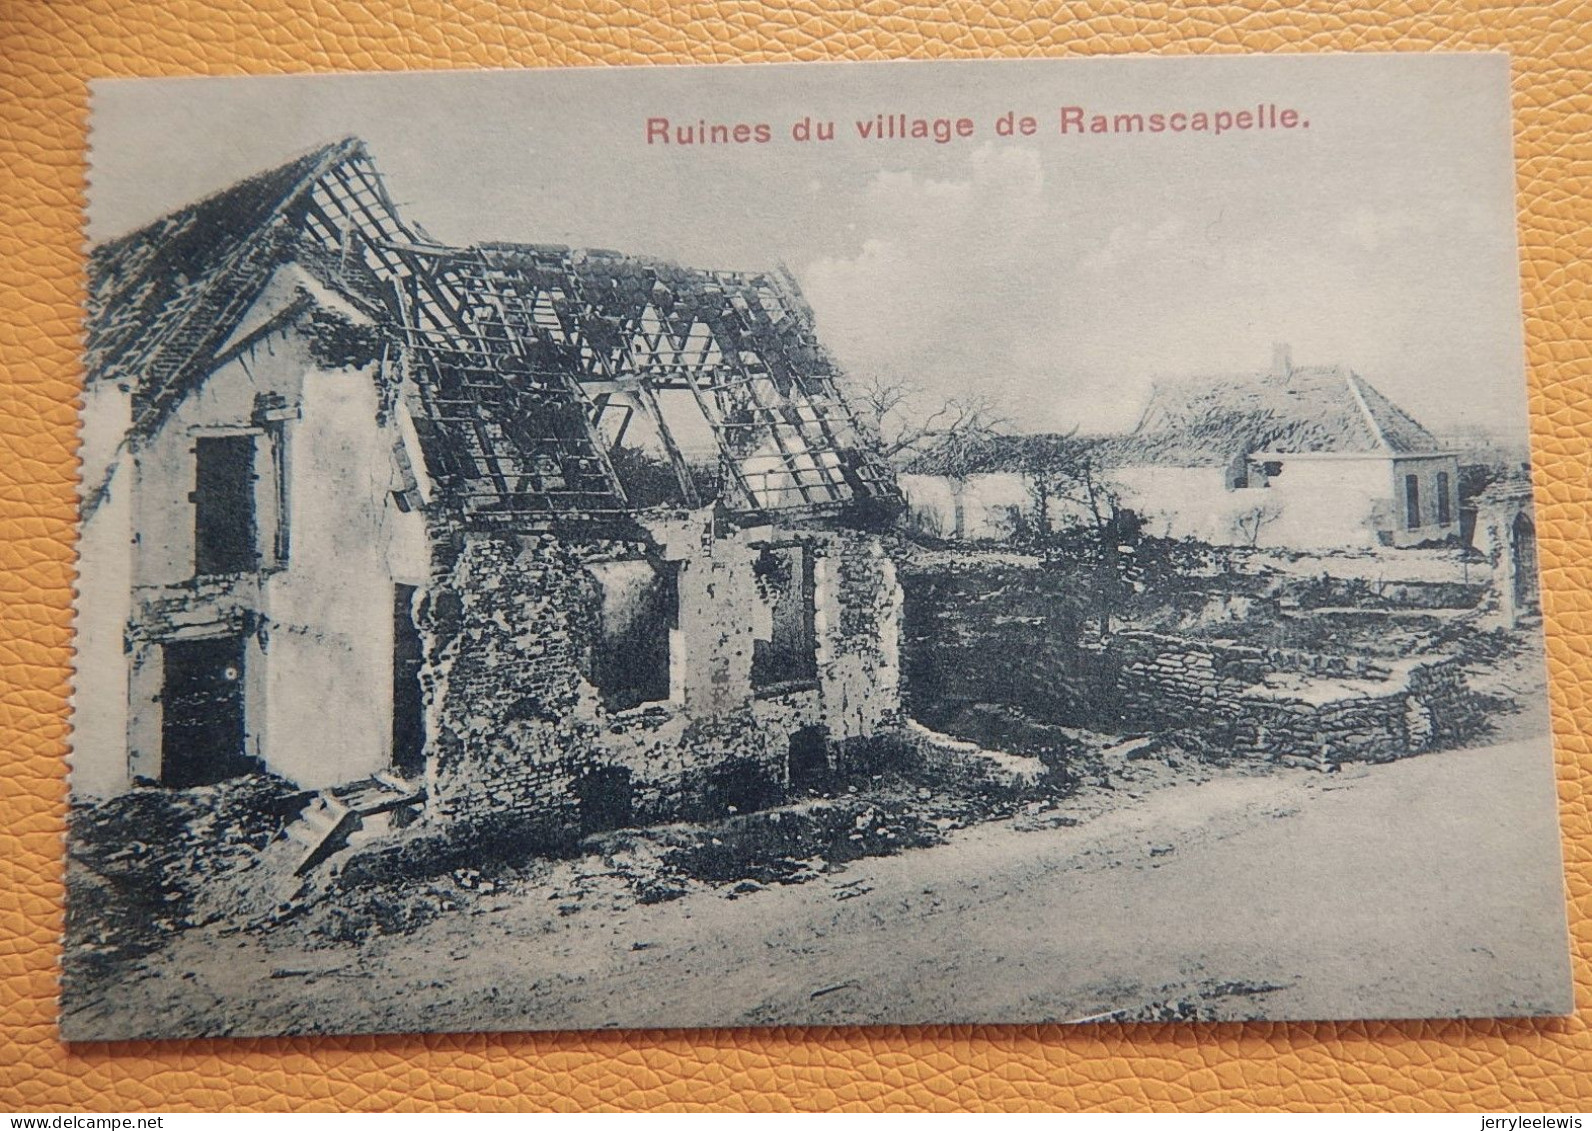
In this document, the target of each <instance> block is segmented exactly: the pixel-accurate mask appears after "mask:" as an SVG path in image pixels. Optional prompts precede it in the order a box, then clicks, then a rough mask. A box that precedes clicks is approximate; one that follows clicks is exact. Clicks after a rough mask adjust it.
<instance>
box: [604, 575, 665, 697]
mask: <svg viewBox="0 0 1592 1131" xmlns="http://www.w3.org/2000/svg"><path fill="white" fill-rule="evenodd" d="M677 569H678V567H677V566H676V564H675V563H673V562H652V561H639V560H638V561H623V562H605V563H602V564H600V565H597V566H594V567H592V573H593V574H594V575H595V576H596V578H597V581H598V585H599V587H600V588H601V591H602V603H601V611H600V614H599V617H598V626H597V633H596V637H595V639H594V640H593V641H592V658H591V680H592V683H593V684H594V685H595V686H596V688H597V691H598V693H599V695H600V696H601V697H602V701H603V706H604V707H606V708H607V709H608V710H610V711H625V710H629V709H630V708H632V707H638V706H640V705H641V704H643V703H657V702H661V701H664V700H667V699H669V698H670V694H671V690H672V687H673V678H672V652H673V647H672V645H673V639H674V636H675V634H676V631H677V630H678V629H679V627H680V586H679V578H678V576H677Z"/></svg>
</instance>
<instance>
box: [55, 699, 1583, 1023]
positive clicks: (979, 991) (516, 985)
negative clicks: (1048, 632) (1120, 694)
mask: <svg viewBox="0 0 1592 1131" xmlns="http://www.w3.org/2000/svg"><path fill="white" fill-rule="evenodd" d="M1542 723H1543V720H1542V718H1541V717H1540V715H1526V716H1517V717H1515V718H1514V719H1512V720H1511V726H1510V727H1509V728H1508V730H1507V731H1505V732H1504V733H1502V734H1501V735H1500V736H1499V737H1500V738H1501V739H1502V741H1499V742H1498V743H1497V744H1496V745H1492V746H1487V747H1482V748H1477V749H1471V750H1462V751H1451V752H1445V753H1437V754H1429V755H1425V756H1421V757H1415V758H1410V759H1407V760H1405V761H1402V762H1398V763H1393V764H1389V765H1383V766H1371V767H1356V768H1351V769H1347V770H1345V771H1344V772H1343V773H1341V774H1319V773H1316V772H1313V771H1306V770H1280V771H1269V772H1264V773H1246V772H1244V771H1242V770H1239V769H1229V770H1220V771H1217V770H1207V771H1203V772H1201V773H1200V774H1198V775H1195V777H1196V779H1197V780H1195V781H1192V782H1191V781H1188V780H1186V779H1187V775H1186V773H1185V774H1184V775H1182V779H1183V780H1182V781H1181V784H1177V785H1176V786H1175V787H1169V785H1170V783H1171V782H1173V781H1177V780H1179V778H1178V777H1177V776H1172V775H1167V774H1160V773H1156V772H1152V771H1150V769H1149V767H1145V766H1143V765H1142V764H1141V770H1143V771H1144V772H1142V773H1141V772H1137V771H1135V770H1134V768H1133V767H1132V766H1130V765H1129V764H1128V763H1126V762H1123V763H1122V765H1121V771H1122V772H1121V774H1120V776H1119V780H1120V781H1121V782H1123V783H1129V782H1131V781H1132V780H1133V779H1135V778H1136V779H1137V780H1138V783H1139V784H1138V785H1129V784H1123V785H1119V787H1118V789H1117V790H1116V791H1102V790H1099V789H1095V790H1086V791H1084V792H1083V793H1082V794H1080V795H1079V796H1078V797H1077V798H1075V799H1072V800H1070V801H1067V802H1063V803H1060V804H1059V805H1050V806H1036V807H1034V810H1033V811H1023V812H1021V813H1019V814H1018V815H1017V816H1015V817H1013V818H1011V819H1008V820H1002V821H994V822H988V823H983V824H974V825H969V826H966V827H961V828H956V827H946V828H944V829H943V830H941V832H942V835H943V836H944V841H943V843H939V844H935V845H931V846H929V847H920V848H914V849H912V850H910V851H905V852H901V853H899V854H897V855H891V856H871V857H863V858H860V859H853V860H850V861H847V862H834V863H830V862H826V861H824V860H822V859H818V858H815V859H814V860H813V861H812V865H813V867H812V868H811V869H810V870H809V871H808V872H807V873H806V874H802V875H798V876H795V877H784V878H785V879H791V878H794V879H795V880H796V881H797V882H784V883H782V882H779V880H778V878H770V877H764V878H765V879H768V880H769V882H767V883H761V882H754V881H747V880H740V881H736V880H734V879H733V878H726V879H723V880H720V881H718V882H704V881H701V880H696V881H692V882H690V883H688V884H685V885H683V887H682V888H681V890H680V891H678V892H671V893H669V897H668V898H663V899H661V900H659V901H656V902H647V901H644V900H643V899H641V898H639V897H638V895H637V890H636V888H635V886H634V884H633V883H631V882H630V878H633V877H629V876H628V872H629V871H630V870H633V869H634V868H636V867H637V866H638V865H645V864H646V863H647V862H648V860H649V859H651V860H655V859H656V856H655V855H654V856H652V857H649V856H648V853H654V854H656V853H658V852H660V851H666V850H667V848H668V845H667V838H664V840H663V841H659V840H658V839H656V838H651V839H649V838H641V839H640V840H630V841H626V842H623V843H617V842H616V843H614V844H611V845H610V846H609V848H610V852H609V853H608V855H606V856H603V855H595V856H588V857H585V858H582V859H578V860H573V861H560V862H550V863H546V864H545V865H543V866H542V867H543V870H542V872H540V873H539V874H520V875H517V876H515V877H513V878H511V879H507V880H500V881H488V882H483V881H481V880H478V879H477V880H469V879H466V880H465V881H464V882H465V883H466V884H467V885H473V886H471V890H470V891H469V892H468V896H467V897H462V896H461V895H460V893H459V892H458V891H457V889H456V887H455V888H454V889H451V894H450V895H448V896H446V897H439V899H442V900H443V902H444V904H445V906H444V908H443V910H442V913H440V914H437V915H435V916H434V917H432V918H429V920H427V921H423V922H419V924H418V925H416V926H414V927H413V928H412V929H410V930H409V931H408V932H407V933H404V932H402V931H394V932H393V933H387V934H376V935H374V936H372V937H371V938H370V939H369V940H368V941H367V942H365V943H364V944H363V945H360V946H356V945H355V944H352V943H345V942H335V941H331V940H330V939H329V938H328V935H327V932H326V930H325V927H326V920H325V919H324V917H323V918H321V919H319V920H313V921H312V920H311V919H308V918H307V919H305V920H301V921H292V922H288V923H286V924H283V925H281V926H278V927H277V928H276V929H274V930H271V931H266V932H255V933H250V932H244V933H237V932H233V933H227V931H226V930H225V928H224V927H223V926H222V925H221V924H219V923H212V924H209V925H205V926H199V927H194V928H192V929H189V930H185V931H183V932H181V933H180V934H178V935H177V936H175V937H174V938H172V939H171V940H170V941H169V942H168V943H167V944H166V945H165V946H163V947H162V948H161V949H159V950H157V951H155V952H154V953H151V954H147V955H142V956H138V957H136V958H135V959H132V960H129V962H128V963H127V964H126V965H125V966H124V967H123V968H122V969H121V970H120V972H119V976H118V977H117V978H116V979H115V980H114V981H110V982H109V983H108V984H105V985H104V986H103V987H102V990H101V992H100V993H98V994H96V995H95V996H93V997H92V998H89V997H87V996H85V997H81V998H79V999H78V1002H77V1004H76V1005H75V1008H74V1011H73V1012H71V1013H69V1014H68V1015H67V1016H66V1017H65V1018H64V1022H63V1024H64V1028H65V1030H66V1033H67V1035H68V1036H69V1037H70V1038H72V1039H75V1040H90V1039H96V1038H99V1037H110V1036H113V1035H114V1036H135V1035H138V1036H143V1035H147V1036H154V1037H159V1036H175V1035H195V1034H200V1033H205V1034H235V1035H244V1034H251V1033H273V1032H339V1031H341V1032H379V1031H394V1030H406V1029H430V1030H443V1031H446V1030H468V1029H493V1028H502V1029H513V1028H595V1027H605V1026H606V1027H650V1026H695V1025H739V1024H758V1023H780V1022H808V1021H811V1022H819V1023H835V1024H843V1023H885V1022H915V1021H920V1022H946V1021H959V1020H987V1021H1003V1022H1016V1021H1042V1020H1077V1019H1112V1020H1125V1019H1142V1020H1156V1019H1171V1018H1185V1019H1203V1020H1215V1019H1244V1018H1284V1017H1294V1018H1300V1017H1308V1018H1332V1017H1353V1016H1362V1017H1363V1016H1445V1015H1478V1014H1480V1015H1488V1014H1527V1013H1551V1012H1559V1011H1563V1010H1567V1009H1568V1008H1569V1007H1570V1004H1571V1002H1570V996H1569V995H1570V990H1569V985H1570V983H1569V972H1568V957H1567V940H1566V936H1565V933H1564V928H1563V921H1564V916H1563V907H1562V896H1561V887H1560V884H1561V880H1560V870H1559V855H1558V853H1559V848H1558V829H1557V825H1556V823H1555V819H1554V818H1555V814H1554V811H1553V807H1552V800H1553V781H1552V769H1551V766H1550V764H1549V762H1548V760H1547V758H1546V756H1545V751H1544V747H1545V740H1544V739H1542V738H1539V737H1533V736H1534V735H1540V734H1542V733H1543V730H1542V729H1541V724H1542ZM1113 793H1114V794H1115V796H1112V794H1113ZM1126 802H1131V804H1127V803H1126ZM955 823H956V822H951V824H952V825H954V824H955ZM879 835H882V834H879ZM455 879H456V880H457V879H458V877H455ZM483 889H484V890H483Z"/></svg>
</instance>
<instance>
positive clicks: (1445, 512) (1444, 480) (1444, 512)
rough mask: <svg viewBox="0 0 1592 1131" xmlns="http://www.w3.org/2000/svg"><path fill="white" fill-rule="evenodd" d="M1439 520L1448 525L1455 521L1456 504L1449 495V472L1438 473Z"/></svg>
mask: <svg viewBox="0 0 1592 1131" xmlns="http://www.w3.org/2000/svg"><path fill="white" fill-rule="evenodd" d="M1437 521H1438V522H1439V523H1440V524H1442V525H1443V526H1447V525H1448V524H1449V523H1451V522H1453V521H1454V505H1453V503H1452V502H1451V501H1450V499H1449V496H1448V472H1446V471H1439V472H1438V473H1437Z"/></svg>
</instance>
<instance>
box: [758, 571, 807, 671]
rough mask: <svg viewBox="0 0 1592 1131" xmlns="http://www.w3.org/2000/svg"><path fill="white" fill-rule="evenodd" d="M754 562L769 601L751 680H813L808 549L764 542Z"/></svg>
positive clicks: (760, 593) (759, 581)
mask: <svg viewBox="0 0 1592 1131" xmlns="http://www.w3.org/2000/svg"><path fill="white" fill-rule="evenodd" d="M755 568H756V571H757V587H758V593H759V595H760V596H761V597H762V599H763V601H764V603H765V604H766V605H767V606H768V614H769V633H768V638H767V639H766V640H756V641H754V642H753V645H752V686H753V687H754V688H755V689H757V690H759V691H767V690H775V689H780V688H785V687H790V686H792V685H797V686H799V685H803V684H811V683H813V682H815V681H816V680H817V678H818V640H817V635H816V631H815V627H814V623H813V611H814V610H813V592H814V582H813V556H812V554H811V552H810V551H809V550H808V549H807V547H805V546H802V545H798V544H789V545H780V546H764V547H763V550H762V552H761V553H760V554H759V555H758V557H757V562H756V567H755Z"/></svg>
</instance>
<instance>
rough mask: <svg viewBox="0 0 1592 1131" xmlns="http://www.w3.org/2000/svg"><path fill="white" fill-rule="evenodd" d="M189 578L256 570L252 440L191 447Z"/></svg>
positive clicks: (206, 439) (204, 440)
mask: <svg viewBox="0 0 1592 1131" xmlns="http://www.w3.org/2000/svg"><path fill="white" fill-rule="evenodd" d="M189 498H190V500H191V501H192V502H193V513H194V539H193V545H194V551H193V556H194V573H195V574H197V575H199V576H201V577H204V576H207V575H210V574H218V573H244V572H247V571H249V570H254V569H258V568H259V566H260V560H259V551H258V549H257V546H256V537H255V515H254V436H253V435H243V436H201V437H199V438H198V439H197V440H196V441H195V443H194V490H193V494H192V495H190V496H189Z"/></svg>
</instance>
